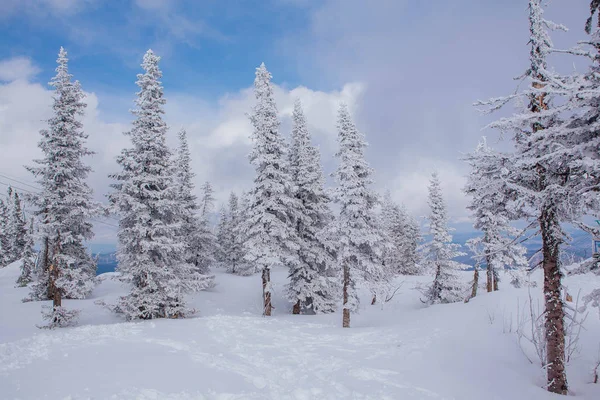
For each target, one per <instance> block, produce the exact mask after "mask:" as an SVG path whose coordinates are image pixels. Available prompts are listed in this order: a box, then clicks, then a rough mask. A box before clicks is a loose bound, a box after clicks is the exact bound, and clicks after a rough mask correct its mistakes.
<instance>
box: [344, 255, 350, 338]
mask: <svg viewBox="0 0 600 400" xmlns="http://www.w3.org/2000/svg"><path fill="white" fill-rule="evenodd" d="M348 285H350V268H349V267H348V264H344V305H343V306H342V307H343V311H342V327H343V328H350V310H349V309H348V308H346V305H347V304H348Z"/></svg>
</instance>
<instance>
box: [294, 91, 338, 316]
mask: <svg viewBox="0 0 600 400" xmlns="http://www.w3.org/2000/svg"><path fill="white" fill-rule="evenodd" d="M292 123H293V126H292V144H291V147H290V173H291V178H292V182H293V185H294V186H293V195H294V196H295V197H296V199H297V200H298V205H299V208H298V209H297V218H296V233H297V235H298V240H299V242H298V243H299V246H300V247H299V249H298V258H299V262H298V263H295V264H293V265H292V266H291V268H290V274H289V279H290V283H289V284H288V287H287V295H288V298H289V299H290V300H291V301H292V303H293V304H294V307H293V310H292V312H293V313H294V314H300V312H301V311H304V312H314V313H325V312H333V311H335V306H336V296H335V291H336V288H337V285H336V284H335V283H336V282H335V273H333V271H332V270H333V269H334V258H333V252H332V251H331V248H332V244H331V243H326V241H325V234H324V230H325V229H326V228H327V227H328V225H329V224H330V223H331V222H332V221H333V215H332V213H331V210H330V209H329V202H330V199H329V197H328V196H327V194H326V192H325V179H324V177H323V171H322V168H321V157H320V155H319V150H318V149H317V148H316V147H315V146H313V144H312V143H311V136H310V133H309V131H308V127H307V124H306V118H305V116H304V112H303V110H302V104H301V103H300V100H298V99H297V100H296V101H295V103H294V112H293V114H292Z"/></svg>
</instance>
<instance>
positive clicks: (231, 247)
mask: <svg viewBox="0 0 600 400" xmlns="http://www.w3.org/2000/svg"><path fill="white" fill-rule="evenodd" d="M227 216H228V218H227V224H226V229H225V235H226V237H227V239H226V241H225V242H226V246H227V247H226V259H227V272H230V273H232V274H237V275H251V274H252V273H253V272H254V271H253V270H252V269H250V268H249V266H250V264H248V262H247V261H246V260H245V256H246V251H245V250H246V249H245V245H244V240H243V234H242V230H243V216H244V214H242V210H241V209H240V206H239V200H238V197H237V195H236V194H235V193H233V192H231V194H230V195H229V208H228V212H227Z"/></svg>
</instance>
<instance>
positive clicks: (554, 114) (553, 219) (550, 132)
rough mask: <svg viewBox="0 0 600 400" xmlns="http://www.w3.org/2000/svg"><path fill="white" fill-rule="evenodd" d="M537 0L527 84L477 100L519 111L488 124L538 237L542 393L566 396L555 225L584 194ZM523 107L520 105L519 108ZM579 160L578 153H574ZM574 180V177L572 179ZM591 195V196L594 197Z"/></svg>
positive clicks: (560, 81)
mask: <svg viewBox="0 0 600 400" xmlns="http://www.w3.org/2000/svg"><path fill="white" fill-rule="evenodd" d="M543 12H544V10H543V7H542V0H530V1H529V27H530V37H529V44H530V46H531V50H530V66H529V68H528V69H527V71H526V72H525V74H524V78H525V79H527V80H528V82H529V85H528V86H527V87H524V88H523V90H521V91H519V92H517V93H515V94H513V95H511V96H508V97H504V98H498V99H492V100H491V101H488V102H478V103H477V104H478V105H487V106H488V107H489V109H490V110H491V111H493V110H497V109H499V108H502V106H504V105H505V104H507V103H509V102H511V100H516V101H518V102H519V103H518V104H517V105H521V110H522V111H520V112H518V113H516V114H514V115H512V116H511V117H507V118H501V119H499V120H498V121H496V122H494V123H492V124H491V125H490V126H491V127H493V128H497V129H499V130H500V131H502V132H503V133H504V132H506V133H508V134H509V135H510V136H512V139H513V143H514V145H515V152H514V154H513V156H512V157H511V162H510V164H511V165H512V168H511V169H510V183H511V184H512V188H514V189H515V190H517V198H518V200H517V201H515V202H514V204H511V205H509V206H510V207H514V210H515V212H516V213H517V214H518V216H519V217H520V218H521V219H529V220H532V221H536V222H537V224H538V225H539V228H540V233H541V236H542V257H543V259H542V267H543V270H544V299H545V311H544V316H545V339H546V343H547V349H546V350H547V360H548V367H547V381H548V390H549V391H550V392H554V393H558V394H567V390H568V387H567V377H566V372H565V324H564V317H565V309H564V304H563V300H562V296H561V290H562V283H561V280H562V272H561V268H560V246H561V244H562V243H563V242H564V238H565V234H564V232H563V230H562V228H561V222H572V221H575V220H577V219H578V217H579V215H580V213H581V211H582V206H581V201H582V199H583V198H584V196H580V195H577V196H573V195H572V193H577V191H573V187H572V183H573V182H574V181H576V180H575V179H571V178H572V177H571V175H575V174H573V172H574V171H572V168H573V166H574V165H577V164H581V160H577V157H576V158H575V160H573V159H570V157H569V156H568V155H566V154H565V152H563V151H562V149H564V148H565V147H566V146H567V143H566V142H565V138H564V137H563V135H561V132H564V130H563V129H562V128H563V127H564V123H563V118H564V114H565V112H566V113H567V114H568V109H566V108H565V107H568V102H563V101H553V99H555V98H557V97H560V96H564V95H566V96H568V97H570V96H569V94H572V91H573V90H577V88H578V82H575V84H573V78H572V77H565V76H558V75H557V74H555V73H553V72H551V71H550V70H549V68H548V65H547V62H546V58H547V56H548V54H550V53H551V52H552V47H553V45H552V41H551V39H550V36H549V34H548V30H555V29H564V27H562V26H561V25H557V24H555V23H552V22H550V21H547V20H546V19H544V17H543ZM523 103H525V104H527V107H526V108H525V107H522V104H523ZM579 157H580V155H579ZM573 177H574V176H573ZM594 196H595V195H594Z"/></svg>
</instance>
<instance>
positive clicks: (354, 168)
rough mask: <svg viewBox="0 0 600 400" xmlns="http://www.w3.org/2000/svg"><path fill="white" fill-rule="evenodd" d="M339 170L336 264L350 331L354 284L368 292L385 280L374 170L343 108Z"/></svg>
mask: <svg viewBox="0 0 600 400" xmlns="http://www.w3.org/2000/svg"><path fill="white" fill-rule="evenodd" d="M337 128H338V144H339V150H338V152H337V153H336V157H337V158H338V159H339V166H338V168H337V170H336V172H335V173H334V177H335V180H336V182H337V187H336V188H335V191H334V201H335V202H336V203H337V204H338V205H339V207H340V214H339V217H338V218H337V220H336V226H335V229H336V235H337V236H336V239H337V240H338V247H337V261H338V263H339V265H340V266H341V269H342V274H343V276H342V294H343V306H342V307H343V312H342V326H343V327H344V328H348V327H350V313H351V312H356V311H357V310H358V306H359V299H358V295H357V292H356V283H357V282H358V281H362V282H365V283H367V284H368V285H369V286H370V287H371V288H373V287H376V286H377V285H378V284H380V283H381V282H382V281H383V280H384V279H385V277H386V274H385V271H384V269H383V264H382V260H381V256H382V254H381V249H382V244H383V238H382V237H381V234H380V230H379V226H378V222H379V221H378V219H377V216H376V215H375V212H374V207H375V205H376V204H377V195H376V194H375V193H374V192H373V190H372V189H371V188H370V185H371V184H372V178H371V175H372V174H373V170H372V169H371V167H369V165H368V163H367V161H366V160H365V156H364V149H365V147H366V146H367V143H366V142H365V140H364V136H363V135H362V134H361V133H360V132H359V131H358V129H356V126H355V125H354V122H353V121H352V118H351V117H350V112H349V111H348V107H347V106H346V105H345V104H342V105H341V106H340V108H339V110H338V122H337Z"/></svg>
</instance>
